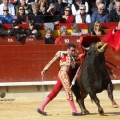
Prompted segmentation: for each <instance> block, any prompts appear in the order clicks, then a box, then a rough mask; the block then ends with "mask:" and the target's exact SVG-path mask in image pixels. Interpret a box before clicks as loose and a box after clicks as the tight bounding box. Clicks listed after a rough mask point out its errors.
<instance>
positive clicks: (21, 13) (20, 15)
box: [15, 6, 28, 24]
mask: <svg viewBox="0 0 120 120" xmlns="http://www.w3.org/2000/svg"><path fill="white" fill-rule="evenodd" d="M15 19H17V20H18V24H26V23H28V16H27V15H26V14H25V9H24V7H23V6H19V10H18V12H17V14H16V16H15Z"/></svg>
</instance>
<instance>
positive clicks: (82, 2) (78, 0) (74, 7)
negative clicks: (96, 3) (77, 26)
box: [71, 0, 89, 16]
mask: <svg viewBox="0 0 120 120" xmlns="http://www.w3.org/2000/svg"><path fill="white" fill-rule="evenodd" d="M80 5H85V6H86V11H85V12H86V13H87V12H88V9H89V7H88V3H87V2H86V1H85V0H75V2H74V4H72V6H71V9H72V14H73V15H74V16H76V15H80V9H79V7H80Z"/></svg>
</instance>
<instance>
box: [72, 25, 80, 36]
mask: <svg viewBox="0 0 120 120" xmlns="http://www.w3.org/2000/svg"><path fill="white" fill-rule="evenodd" d="M71 29H72V32H71V35H75V36H81V35H82V33H81V29H80V28H79V27H78V25H77V24H76V23H75V24H73V25H72V27H71Z"/></svg>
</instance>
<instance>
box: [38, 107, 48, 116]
mask: <svg viewBox="0 0 120 120" xmlns="http://www.w3.org/2000/svg"><path fill="white" fill-rule="evenodd" d="M37 112H38V113H40V114H41V115H43V116H47V114H46V113H45V112H43V111H41V110H40V109H39V108H38V109H37Z"/></svg>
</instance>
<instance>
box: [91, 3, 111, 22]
mask: <svg viewBox="0 0 120 120" xmlns="http://www.w3.org/2000/svg"><path fill="white" fill-rule="evenodd" d="M105 9H106V8H105V5H104V4H102V3H100V4H99V5H98V10H96V11H95V12H94V13H93V14H92V17H91V22H92V23H95V22H96V21H100V22H109V14H108V13H107V12H106V11H105Z"/></svg>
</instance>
